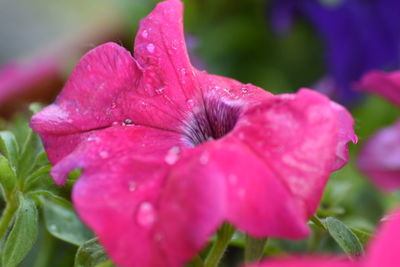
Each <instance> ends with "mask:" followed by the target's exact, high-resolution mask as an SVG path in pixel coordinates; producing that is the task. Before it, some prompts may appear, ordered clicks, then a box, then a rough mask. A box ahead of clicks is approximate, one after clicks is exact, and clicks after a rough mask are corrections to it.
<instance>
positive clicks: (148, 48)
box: [146, 43, 156, 53]
mask: <svg viewBox="0 0 400 267" xmlns="http://www.w3.org/2000/svg"><path fill="white" fill-rule="evenodd" d="M146 49H147V51H148V52H149V53H154V50H155V49H156V47H155V46H154V45H153V44H152V43H150V44H148V45H147V46H146Z"/></svg>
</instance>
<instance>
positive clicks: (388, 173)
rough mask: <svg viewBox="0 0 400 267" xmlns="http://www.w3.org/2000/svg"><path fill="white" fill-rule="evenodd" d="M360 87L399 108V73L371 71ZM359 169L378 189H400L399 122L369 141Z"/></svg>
mask: <svg viewBox="0 0 400 267" xmlns="http://www.w3.org/2000/svg"><path fill="white" fill-rule="evenodd" d="M358 86H359V88H360V89H361V90H364V91H368V92H375V93H377V94H380V95H382V96H383V97H385V98H387V99H388V100H390V101H392V102H393V103H395V104H397V105H400V71H397V72H392V73H382V72H370V73H368V74H366V75H365V76H364V77H363V79H362V81H361V83H360V84H359V85H358ZM358 166H359V168H360V169H361V171H362V172H364V173H365V174H366V175H367V176H368V177H369V178H371V180H372V181H373V182H374V183H375V184H376V185H378V186H379V187H381V188H383V189H385V190H395V189H398V188H399V187H400V120H399V121H397V122H396V123H395V124H393V125H391V126H388V127H386V128H383V129H381V130H380V131H378V132H377V133H376V134H375V135H374V136H373V137H371V138H370V139H369V140H368V141H367V142H366V144H365V145H364V147H363V148H362V150H361V152H360V155H359V159H358Z"/></svg>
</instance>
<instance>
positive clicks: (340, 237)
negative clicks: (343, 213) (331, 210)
mask: <svg viewBox="0 0 400 267" xmlns="http://www.w3.org/2000/svg"><path fill="white" fill-rule="evenodd" d="M325 226H326V229H327V230H328V232H329V234H330V235H331V236H332V238H333V239H334V240H335V241H336V243H337V244H338V245H339V246H340V247H341V248H342V249H343V251H344V252H345V253H346V254H347V255H348V256H350V257H353V256H360V255H361V254H363V247H362V245H361V242H360V240H359V239H358V237H357V236H356V235H355V234H354V233H353V232H352V231H351V230H350V229H349V228H348V227H347V226H346V225H345V224H344V223H342V222H341V221H339V220H337V219H335V218H333V217H328V218H326V219H325Z"/></svg>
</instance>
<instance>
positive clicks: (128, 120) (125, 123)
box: [122, 119, 133, 126]
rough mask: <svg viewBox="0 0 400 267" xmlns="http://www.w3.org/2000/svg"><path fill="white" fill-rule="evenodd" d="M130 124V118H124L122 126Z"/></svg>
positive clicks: (131, 122)
mask: <svg viewBox="0 0 400 267" xmlns="http://www.w3.org/2000/svg"><path fill="white" fill-rule="evenodd" d="M132 124H133V121H132V120H131V119H125V120H124V122H123V123H122V125H123V126H126V125H132Z"/></svg>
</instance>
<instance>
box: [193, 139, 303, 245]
mask: <svg viewBox="0 0 400 267" xmlns="http://www.w3.org/2000/svg"><path fill="white" fill-rule="evenodd" d="M203 146H204V148H203V149H202V151H201V152H200V154H199V155H198V157H197V158H198V163H197V165H199V167H197V166H196V167H197V168H199V169H204V173H205V174H198V172H197V171H193V172H192V173H193V175H196V176H197V175H202V176H203V177H209V179H211V180H222V181H224V188H223V190H220V192H218V194H219V195H221V196H224V197H225V198H226V203H227V209H226V213H225V219H226V220H227V221H229V222H231V223H233V224H234V225H235V226H236V227H237V228H238V229H240V230H242V231H244V232H247V233H250V234H251V235H253V236H259V237H265V236H270V237H284V238H302V237H305V236H306V235H308V233H309V229H308V227H307V225H306V223H305V222H306V218H305V215H304V210H303V207H300V206H299V205H298V203H297V201H296V200H294V199H293V195H292V194H291V192H289V190H288V189H287V187H286V186H285V185H284V184H283V183H282V182H281V181H280V180H279V179H277V177H276V176H275V174H274V173H273V172H272V170H271V169H270V168H269V167H268V165H266V163H265V161H264V160H263V158H260V157H259V156H258V155H257V154H255V153H254V151H252V149H251V148H250V147H248V146H247V145H246V144H244V143H242V142H240V141H239V140H237V139H236V138H234V137H233V136H230V137H229V136H228V137H226V138H223V139H221V140H218V141H214V142H209V143H206V144H205V145H203ZM201 147H202V146H199V147H196V150H200V149H201ZM203 186H205V185H203Z"/></svg>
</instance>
